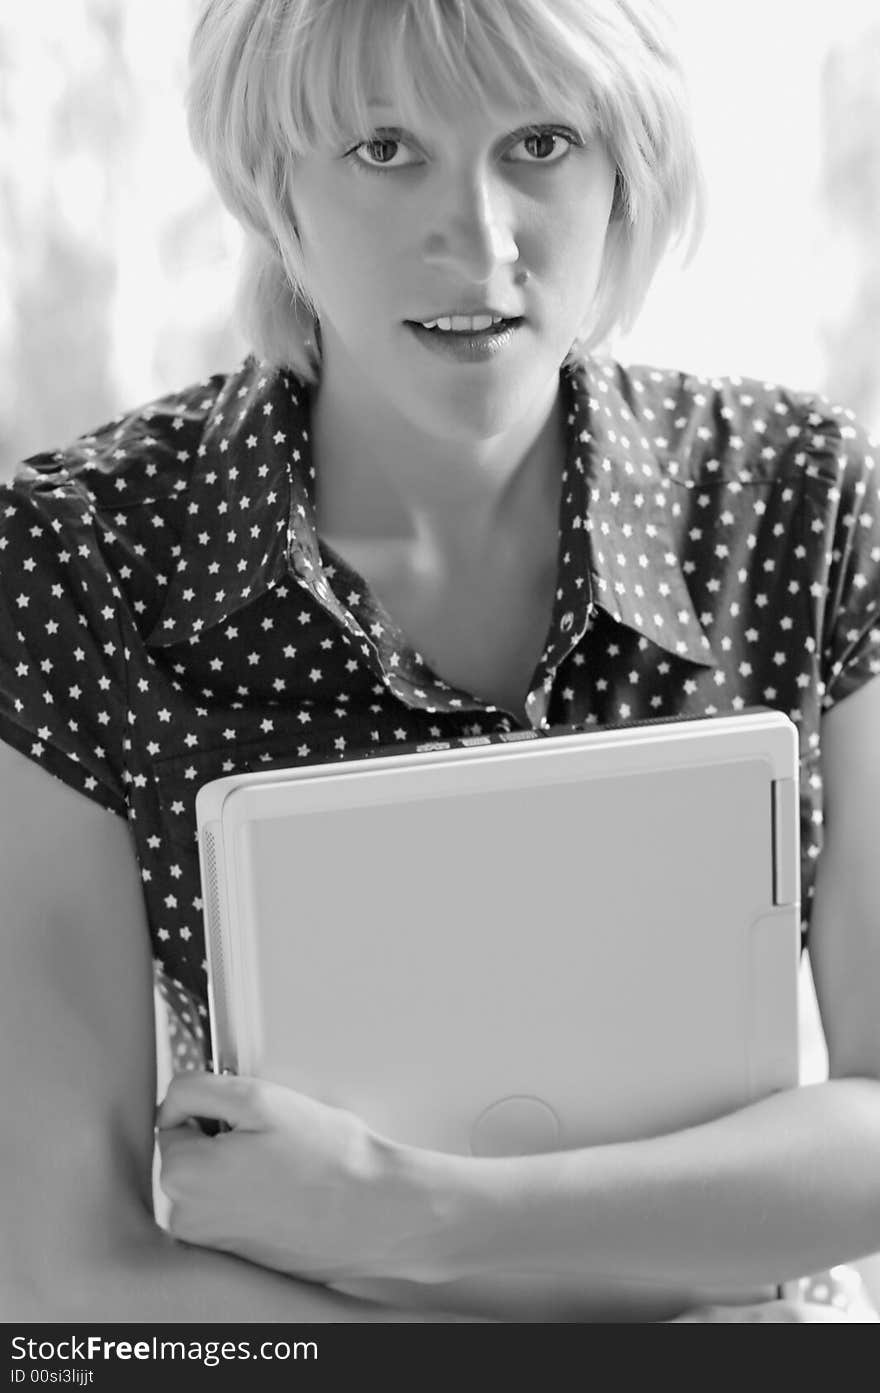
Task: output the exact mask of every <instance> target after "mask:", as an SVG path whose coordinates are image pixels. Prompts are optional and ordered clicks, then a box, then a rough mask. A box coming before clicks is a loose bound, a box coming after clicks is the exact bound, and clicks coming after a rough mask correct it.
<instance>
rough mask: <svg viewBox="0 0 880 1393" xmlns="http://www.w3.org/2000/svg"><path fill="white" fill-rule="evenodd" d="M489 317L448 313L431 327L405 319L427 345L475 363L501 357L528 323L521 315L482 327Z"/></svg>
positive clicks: (418, 337)
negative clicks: (448, 315)
mask: <svg viewBox="0 0 880 1393" xmlns="http://www.w3.org/2000/svg"><path fill="white" fill-rule="evenodd" d="M487 319H489V316H488V315H486V316H480V315H476V316H473V317H470V316H462V317H459V316H455V317H454V318H453V317H445V318H442V319H439V320H433V321H429V324H430V327H428V326H427V325H426V324H422V323H419V322H417V321H414V320H406V321H405V323H406V326H407V328H408V329H410V330H411V331H412V333H413V335H414V336H415V338H417V339H418V341H419V342H420V343H421V344H423V345H424V346H425V348H427V349H430V350H431V351H432V352H434V353H438V354H440V355H442V356H443V357H445V358H449V359H451V360H452V361H454V362H465V363H468V362H470V363H474V362H487V361H490V360H491V359H493V358H497V357H498V356H499V355H500V354H501V353H503V352H504V350H505V349H506V348H508V347H509V346H510V345H511V344H512V343H513V342H514V340H515V339H516V337H517V335H518V334H520V333H521V331H522V327H523V325H524V324H525V320H524V318H523V317H522V316H521V315H520V316H518V317H517V318H515V319H501V320H497V321H494V322H490V323H488V324H487V325H485V327H480V326H483V324H484V321H485V320H487ZM447 326H448V327H447ZM475 326H476V327H475Z"/></svg>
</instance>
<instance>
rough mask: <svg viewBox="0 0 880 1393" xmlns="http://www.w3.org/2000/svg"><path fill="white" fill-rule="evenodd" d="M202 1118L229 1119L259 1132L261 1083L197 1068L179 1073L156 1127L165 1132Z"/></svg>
mask: <svg viewBox="0 0 880 1393" xmlns="http://www.w3.org/2000/svg"><path fill="white" fill-rule="evenodd" d="M202 1117H204V1118H211V1119H213V1120H214V1121H216V1122H227V1123H228V1124H229V1125H230V1127H237V1128H240V1129H241V1130H242V1131H259V1130H260V1127H261V1125H262V1110H261V1107H260V1091H259V1084H258V1083H257V1081H256V1080H254V1079H244V1078H238V1077H237V1076H233V1075H226V1074H207V1073H202V1072H200V1071H196V1070H193V1071H188V1072H187V1073H183V1074H178V1075H176V1077H175V1078H173V1079H172V1080H171V1083H170V1084H169V1086H168V1092H167V1093H166V1094H165V1097H164V1099H163V1101H162V1105H161V1107H160V1108H159V1111H158V1113H157V1116H156V1126H157V1127H158V1128H159V1129H160V1131H164V1130H165V1129H166V1128H170V1127H179V1126H181V1124H183V1123H185V1122H188V1121H190V1120H191V1119H196V1118H202Z"/></svg>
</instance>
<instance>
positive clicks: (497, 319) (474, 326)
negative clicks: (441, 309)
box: [422, 314, 504, 334]
mask: <svg viewBox="0 0 880 1393" xmlns="http://www.w3.org/2000/svg"><path fill="white" fill-rule="evenodd" d="M503 323H504V320H503V319H502V318H501V316H500V315H494V314H454V315H451V316H446V317H444V318H441V319H429V320H427V321H423V322H422V328H423V329H440V330H441V331H442V332H443V333H445V334H450V333H452V334H476V333H481V332H482V331H483V330H485V329H491V328H492V325H493V324H503Z"/></svg>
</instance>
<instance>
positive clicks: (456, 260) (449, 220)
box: [424, 179, 519, 284]
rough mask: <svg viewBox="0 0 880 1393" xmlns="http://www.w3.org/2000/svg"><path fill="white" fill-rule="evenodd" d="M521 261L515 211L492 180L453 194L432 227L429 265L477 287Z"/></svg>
mask: <svg viewBox="0 0 880 1393" xmlns="http://www.w3.org/2000/svg"><path fill="white" fill-rule="evenodd" d="M518 258H519V248H518V247H517V245H516V239H515V237H514V235H513V228H512V216H511V209H510V206H509V202H508V200H507V199H506V198H505V196H504V194H503V193H502V192H501V191H499V190H497V189H495V188H493V187H492V186H491V185H490V183H489V181H488V180H482V179H481V180H479V181H475V182H474V183H473V184H472V185H470V186H469V187H468V188H466V189H463V190H462V189H460V190H459V191H458V192H457V193H455V194H449V195H448V196H447V199H446V201H445V203H444V204H443V205H442V206H441V207H440V208H439V209H438V210H437V212H436V214H435V216H434V220H433V222H432V224H431V225H430V226H429V231H428V235H427V238H426V242H425V256H424V259H425V263H426V264H427V265H429V266H435V267H438V268H441V269H443V270H448V271H450V272H452V273H454V274H455V275H457V276H458V277H459V278H460V279H461V280H462V281H466V282H474V283H476V284H478V283H481V282H484V281H488V280H490V279H491V278H492V276H493V275H494V274H495V272H496V271H497V270H498V268H499V267H500V266H509V265H512V264H513V262H515V261H516V260H518Z"/></svg>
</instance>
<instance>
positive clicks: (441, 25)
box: [187, 0, 703, 382]
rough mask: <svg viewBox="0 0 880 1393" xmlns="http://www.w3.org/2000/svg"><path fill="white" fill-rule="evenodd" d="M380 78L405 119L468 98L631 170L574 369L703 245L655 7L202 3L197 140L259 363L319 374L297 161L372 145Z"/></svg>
mask: <svg viewBox="0 0 880 1393" xmlns="http://www.w3.org/2000/svg"><path fill="white" fill-rule="evenodd" d="M376 84H380V85H381V88H382V89H384V90H385V91H386V92H388V94H389V98H393V100H394V102H395V104H396V105H397V106H398V107H399V109H400V110H401V112H402V117H403V120H404V121H406V122H407V124H417V123H418V117H419V115H420V114H424V113H425V111H426V109H427V111H428V113H429V114H430V113H432V112H433V113H436V114H439V115H441V116H442V113H443V112H444V111H445V112H448V111H449V110H450V109H454V103H455V102H456V100H459V101H460V100H461V98H462V96H465V97H467V98H473V97H474V96H476V97H477V98H478V99H480V100H482V101H484V102H487V103H489V104H493V103H495V102H499V103H504V104H509V105H522V104H524V103H525V102H527V101H529V102H530V101H532V100H533V101H534V102H535V103H536V104H537V105H541V106H545V107H546V108H548V109H550V110H551V111H552V112H553V114H554V115H556V114H559V115H560V117H561V118H562V119H568V120H570V121H572V122H573V123H575V122H581V123H582V124H583V123H586V125H587V127H588V129H592V130H595V131H596V132H597V133H598V134H599V135H600V136H601V138H602V139H603V140H604V142H605V144H606V146H607V149H608V151H609V155H610V157H611V158H612V159H613V160H614V161H615V163H616V166H617V183H616V189H615V198H614V206H613V209H612V218H611V223H610V225H609V229H608V235H607V237H606V244H605V254H604V260H603V264H602V268H601V274H600V281H599V288H598V291H597V293H596V296H595V299H594V301H593V304H592V306H591V310H590V315H589V319H588V322H587V323H586V324H584V325H583V327H582V331H581V333H580V335H579V337H578V339H577V340H576V342H575V344H574V345H573V348H572V352H571V353H570V354H569V356H568V358H567V359H566V361H569V360H570V359H572V358H573V357H575V356H577V355H578V354H580V353H583V352H586V351H588V350H589V349H592V348H594V347H596V346H597V345H599V344H600V343H601V342H602V341H603V340H604V339H606V338H607V336H608V335H609V334H610V332H611V331H612V330H613V329H615V328H628V327H629V326H630V324H631V323H632V322H633V320H634V319H635V317H636V315H637V313H638V311H639V309H640V308H641V305H642V302H643V300H644V297H645V294H646V292H647V290H648V287H649V285H650V282H651V279H652V277H653V275H654V272H655V270H656V268H657V265H658V263H659V262H660V260H661V258H662V257H663V255H664V253H665V252H666V251H667V250H668V249H669V248H670V247H671V246H673V245H674V244H676V243H677V242H679V241H682V240H684V239H688V238H689V249H692V248H693V246H695V245H696V241H697V238H698V235H699V232H700V230H701V226H702V215H703V186H702V179H701V175H700V170H699V163H698V159H697V154H696V150H695V145H694V139H693V132H692V127H691V120H690V113H689V105H688V101H687V95H686V91H685V87H684V81H683V76H682V71H681V67H680V64H679V61H678V57H677V55H676V52H675V49H674V45H673V41H672V36H671V25H670V21H669V17H668V15H667V14H666V13H665V11H664V10H663V9H662V7H661V5H660V4H659V3H658V0H203V4H202V8H201V12H200V15H199V18H198V20H197V23H196V27H195V31H194V33H193V37H192V42H191V45H190V81H189V88H188V94H187V106H188V116H189V128H190V134H191V138H192V141H193V145H194V148H195V150H196V153H197V154H198V155H199V156H200V157H201V158H202V159H203V160H204V161H205V162H206V164H207V165H208V167H209V169H210V171H211V174H212V176H213V179H214V182H215V183H216V185H217V188H218V190H219V193H220V196H221V198H222V199H223V202H224V203H225V205H226V207H227V208H228V209H229V210H230V212H231V213H232V214H233V215H234V216H235V218H236V219H237V220H238V221H239V222H240V223H241V224H242V226H243V228H244V230H245V234H246V238H245V252H244V262H243V267H242V275H241V280H240V283H239V291H238V296H237V314H238V319H239V322H240V324H241V327H242V328H243V330H244V333H245V335H246V337H247V339H248V341H249V343H250V345H251V347H252V348H253V351H254V352H255V353H256V354H257V355H258V356H259V357H261V358H264V359H266V360H267V361H269V362H271V363H275V364H276V365H278V366H286V367H290V368H293V370H294V371H295V372H297V373H298V374H299V375H300V376H301V377H304V378H305V379H306V380H307V381H310V382H315V381H317V379H318V377H319V375H320V340H319V336H317V335H316V334H315V332H314V326H315V314H316V311H315V306H314V304H313V303H312V302H311V300H310V298H309V292H308V286H307V284H306V277H305V268H304V265H303V259H302V252H301V248H300V245H299V242H298V239H297V235H296V231H295V228H294V226H293V219H292V213H291V201H290V191H291V186H292V184H295V178H296V172H295V171H296V159H297V157H298V156H301V155H304V154H306V153H308V152H310V151H312V150H315V149H319V148H326V147H327V146H328V145H331V144H339V143H340V142H342V141H343V140H345V139H347V138H350V137H351V134H352V132H353V131H358V132H361V133H362V138H366V137H367V136H368V135H369V134H370V130H371V123H370V120H369V116H368V112H367V109H366V107H367V100H368V95H369V92H370V90H371V89H372V90H377V88H376Z"/></svg>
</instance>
